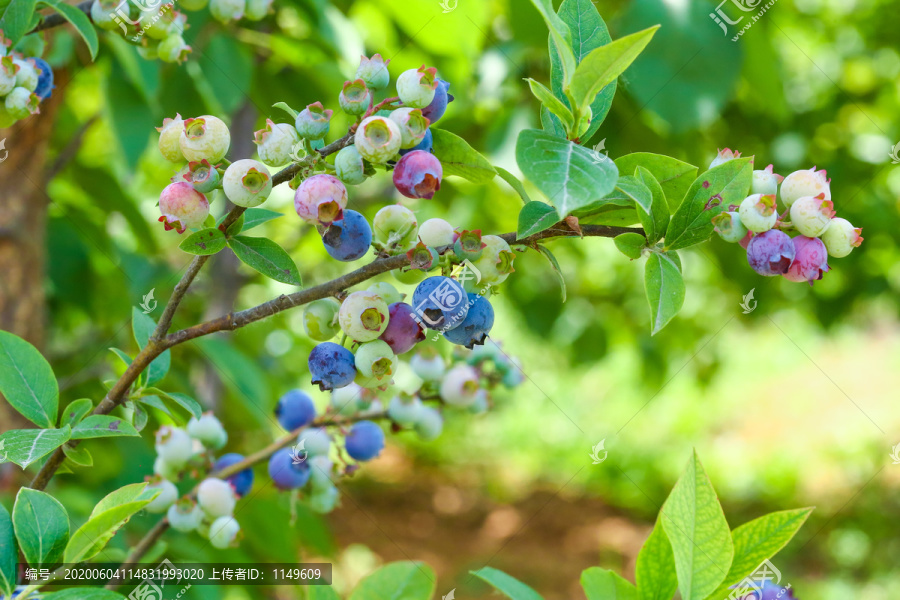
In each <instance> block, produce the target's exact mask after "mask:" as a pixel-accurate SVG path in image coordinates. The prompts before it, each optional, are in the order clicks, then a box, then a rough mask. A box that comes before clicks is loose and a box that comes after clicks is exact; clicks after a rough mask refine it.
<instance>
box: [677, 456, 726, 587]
mask: <svg viewBox="0 0 900 600" xmlns="http://www.w3.org/2000/svg"><path fill="white" fill-rule="evenodd" d="M659 519H660V520H661V521H662V524H663V529H664V530H665V532H666V535H667V536H668V538H669V541H670V542H671V543H672V551H673V554H674V557H675V571H676V572H677V574H678V589H679V590H680V591H681V597H682V598H683V600H701V599H702V598H706V596H708V595H709V594H710V593H711V592H712V591H713V590H715V589H716V588H717V587H718V586H719V584H720V583H722V581H723V580H724V579H725V576H726V575H727V574H728V569H729V567H730V566H731V561H732V558H733V557H734V545H733V544H732V542H731V531H730V530H729V528H728V521H726V520H725V514H724V513H723V512H722V507H721V505H720V504H719V500H718V498H717V497H716V491H715V490H714V489H713V486H712V483H710V481H709V478H708V477H707V475H706V472H705V471H704V470H703V465H701V464H700V460H699V459H698V458H697V453H696V452H694V454H693V455H692V456H691V460H690V461H689V462H688V465H687V469H686V470H685V472H684V474H683V475H682V476H681V478H680V479H679V480H678V483H676V484H675V487H674V488H673V489H672V493H671V494H669V497H668V499H667V500H666V502H665V504H664V505H663V507H662V510H661V511H660V515H659Z"/></svg>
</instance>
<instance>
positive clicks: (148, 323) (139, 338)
mask: <svg viewBox="0 0 900 600" xmlns="http://www.w3.org/2000/svg"><path fill="white" fill-rule="evenodd" d="M131 330H132V331H133V332H134V340H135V341H136V342H137V344H138V346H140V348H141V350H143V349H144V347H145V346H146V345H147V342H149V341H150V336H151V335H153V332H154V331H155V330H156V321H154V320H153V319H152V318H151V317H150V316H149V315H145V314H144V313H142V312H141V311H139V310H138V309H137V308H136V307H132V309H131ZM171 363H172V353H171V352H170V351H169V350H165V351H164V352H163V353H162V354H160V355H159V356H157V357H156V358H154V359H153V362H151V363H150V367H149V368H148V369H147V371H146V372H147V385H152V384H154V383H156V382H157V381H159V380H161V379H162V378H163V377H165V376H166V374H167V373H168V372H169V366H170V365H171Z"/></svg>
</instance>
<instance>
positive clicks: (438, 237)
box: [419, 219, 455, 248]
mask: <svg viewBox="0 0 900 600" xmlns="http://www.w3.org/2000/svg"><path fill="white" fill-rule="evenodd" d="M454 237H455V235H454V232H453V225H451V224H450V223H448V222H447V221H445V220H444V219H428V220H427V221H425V222H424V223H422V225H420V226H419V239H420V240H422V243H423V244H425V245H426V246H431V247H432V248H441V247H443V246H449V245H451V244H453V239H454Z"/></svg>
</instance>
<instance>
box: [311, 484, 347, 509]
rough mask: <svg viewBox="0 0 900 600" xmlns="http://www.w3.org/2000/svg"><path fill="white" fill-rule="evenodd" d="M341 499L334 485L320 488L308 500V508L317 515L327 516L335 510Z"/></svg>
mask: <svg viewBox="0 0 900 600" xmlns="http://www.w3.org/2000/svg"><path fill="white" fill-rule="evenodd" d="M339 499H340V492H338V489H337V487H336V486H335V485H334V484H332V485H330V486H325V487H320V488H316V489H315V490H313V493H312V494H310V495H309V498H308V499H307V501H306V502H307V506H309V509H310V510H311V511H313V512H315V513H319V514H327V513H330V512H331V511H333V510H334V509H335V507H336V506H337V504H338V500H339Z"/></svg>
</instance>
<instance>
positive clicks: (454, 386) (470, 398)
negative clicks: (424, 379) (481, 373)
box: [440, 364, 480, 406]
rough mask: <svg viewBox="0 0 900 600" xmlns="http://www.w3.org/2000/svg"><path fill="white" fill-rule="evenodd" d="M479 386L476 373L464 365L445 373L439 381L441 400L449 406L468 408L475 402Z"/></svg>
mask: <svg viewBox="0 0 900 600" xmlns="http://www.w3.org/2000/svg"><path fill="white" fill-rule="evenodd" d="M479 389H480V386H479V384H478V372H477V371H475V369H473V368H472V367H470V366H469V365H466V364H459V365H456V366H455V367H453V368H452V369H450V370H449V371H447V373H446V374H445V375H444V378H443V379H442V380H441V390H440V394H441V398H442V399H443V400H444V402H446V403H447V404H450V405H451V406H469V405H470V404H472V403H473V402H475V397H476V395H477V393H478V390H479Z"/></svg>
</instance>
